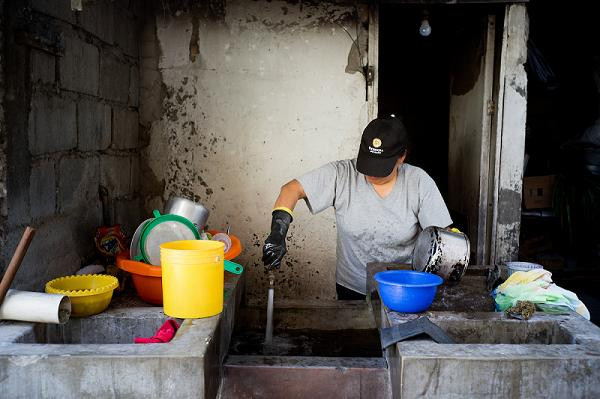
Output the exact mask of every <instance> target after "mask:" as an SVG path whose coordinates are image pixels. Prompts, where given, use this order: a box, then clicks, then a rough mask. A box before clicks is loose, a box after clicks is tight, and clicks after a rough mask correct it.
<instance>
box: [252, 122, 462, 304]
mask: <svg viewBox="0 0 600 399" xmlns="http://www.w3.org/2000/svg"><path fill="white" fill-rule="evenodd" d="M407 142H408V137H407V133H406V129H405V127H404V124H403V123H402V122H401V121H400V119H398V118H395V117H394V116H393V115H392V116H391V117H389V118H377V119H374V120H372V121H371V122H370V123H369V124H368V125H367V127H366V128H365V130H364V131H363V135H362V139H361V143H360V149H359V152H358V157H357V158H356V159H348V160H343V161H336V162H332V163H328V164H326V165H324V166H322V167H320V168H318V169H315V170H313V171H311V172H308V173H307V174H305V175H303V176H301V177H299V178H297V179H294V180H292V181H290V182H288V183H287V184H285V185H284V186H283V187H282V188H281V192H280V194H279V197H278V198H277V201H275V207H274V209H273V213H272V214H273V219H272V222H271V234H270V235H269V237H268V238H267V240H266V241H265V245H264V247H263V258H262V260H263V262H264V264H265V266H267V267H279V265H280V264H281V259H282V258H283V256H284V255H285V253H286V246H285V236H286V234H287V230H288V228H289V226H290V223H291V222H292V220H293V209H294V207H295V206H296V203H297V202H298V200H300V199H304V200H305V201H306V204H307V206H308V208H309V210H310V211H311V213H313V214H316V213H319V212H321V211H323V210H325V209H326V208H328V207H330V206H333V207H334V209H335V217H336V222H337V269H336V281H337V284H336V291H337V295H338V299H363V298H364V297H365V291H366V265H367V263H369V262H400V263H410V262H411V260H412V252H413V248H414V244H415V241H416V238H417V235H418V234H419V232H421V230H423V229H425V228H426V227H428V226H441V227H447V226H449V225H450V224H452V219H451V218H450V214H449V213H448V209H447V208H446V204H445V203H444V200H443V198H442V196H441V194H440V192H439V190H438V188H437V186H436V185H435V182H434V181H433V179H432V178H431V177H429V175H428V174H427V173H425V171H423V170H422V169H420V168H418V167H416V166H412V165H409V164H407V163H404V159H405V158H406V146H407Z"/></svg>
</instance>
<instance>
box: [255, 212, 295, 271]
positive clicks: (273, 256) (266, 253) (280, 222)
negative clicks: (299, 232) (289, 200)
mask: <svg viewBox="0 0 600 399" xmlns="http://www.w3.org/2000/svg"><path fill="white" fill-rule="evenodd" d="M292 220H293V218H292V215H290V214H289V213H287V212H286V211H282V210H280V209H276V210H274V211H273V219H272V221H271V234H269V237H267V240H266V241H265V245H264V246H263V256H262V261H263V263H264V265H265V267H267V268H269V269H270V268H277V267H279V266H280V265H281V259H283V255H285V253H286V252H287V249H286V247H285V235H286V234H287V231H288V228H289V227H290V223H292Z"/></svg>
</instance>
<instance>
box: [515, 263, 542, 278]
mask: <svg viewBox="0 0 600 399" xmlns="http://www.w3.org/2000/svg"><path fill="white" fill-rule="evenodd" d="M506 266H507V267H508V275H509V277H510V275H511V274H513V273H514V272H528V271H530V270H535V269H543V268H544V266H542V265H540V264H538V263H531V262H506Z"/></svg>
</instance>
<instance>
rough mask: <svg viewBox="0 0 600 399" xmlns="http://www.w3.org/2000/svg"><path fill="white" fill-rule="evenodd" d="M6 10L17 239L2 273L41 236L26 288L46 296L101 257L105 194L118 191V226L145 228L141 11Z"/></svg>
mask: <svg viewBox="0 0 600 399" xmlns="http://www.w3.org/2000/svg"><path fill="white" fill-rule="evenodd" d="M5 3H6V4H5V6H4V12H5V14H6V15H7V16H9V18H10V19H9V21H10V22H9V23H7V24H5V29H6V34H7V40H6V50H7V51H6V52H5V54H6V57H7V62H6V64H5V65H6V66H7V67H6V70H5V76H6V79H5V82H7V83H6V88H5V89H6V95H5V97H4V99H5V114H6V128H7V139H8V185H7V203H8V217H7V220H6V223H4V226H5V227H6V230H7V232H8V234H7V237H6V240H5V241H4V248H3V250H2V258H3V259H2V262H1V264H3V265H5V264H6V263H7V260H8V259H9V257H10V255H11V253H12V251H13V249H14V247H15V245H16V243H17V242H18V239H19V237H20V235H21V233H22V231H23V228H24V226H25V225H28V224H31V225H33V226H35V227H37V228H38V233H37V235H36V238H35V239H34V242H33V244H32V246H31V248H30V251H29V253H28V255H27V258H26V262H25V263H24V264H23V266H22V270H21V271H20V272H19V274H18V276H17V280H16V286H18V287H19V288H22V289H41V288H42V287H43V283H44V282H45V281H47V280H49V279H51V278H53V277H56V276H60V275H64V274H68V273H72V272H74V271H76V270H77V269H79V268H80V267H81V266H82V263H85V262H86V260H87V259H89V258H90V256H91V255H93V253H94V251H93V237H94V234H95V229H96V227H97V226H99V225H101V224H102V222H103V221H102V206H101V203H100V199H99V195H98V188H99V185H103V186H105V187H107V188H108V191H109V194H110V197H111V201H110V202H111V205H110V208H111V209H110V214H111V215H112V216H113V218H114V221H115V222H117V223H121V224H122V225H123V227H124V229H125V230H126V231H129V232H131V230H132V229H133V228H134V227H135V225H136V223H137V222H138V219H139V211H138V210H139V206H138V199H139V195H138V192H139V188H138V186H139V178H138V176H137V173H138V170H139V146H140V145H139V137H138V136H139V132H138V103H139V100H138V92H139V89H138V84H139V82H138V80H139V79H138V76H139V56H138V30H139V26H140V22H139V21H140V8H141V6H140V4H141V3H140V2H139V1H133V0H132V1H113V0H96V1H85V2H84V3H83V11H81V12H77V11H72V10H71V8H70V3H71V2H70V0H31V1H19V0H11V1H8V0H7V1H6V2H5ZM0 122H1V121H0ZM1 126H2V125H1V124H0V127H1ZM0 155H1V154H0ZM0 161H1V157H0ZM1 170H2V169H1V163H0V171H1ZM1 177H2V174H1V173H0V180H1ZM0 183H1V181H0ZM0 198H1V197H0Z"/></svg>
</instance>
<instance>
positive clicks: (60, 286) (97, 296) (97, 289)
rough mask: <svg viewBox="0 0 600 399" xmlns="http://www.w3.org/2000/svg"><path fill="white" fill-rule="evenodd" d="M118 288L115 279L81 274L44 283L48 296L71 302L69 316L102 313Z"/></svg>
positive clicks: (106, 276) (117, 282)
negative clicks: (55, 296) (52, 295)
mask: <svg viewBox="0 0 600 399" xmlns="http://www.w3.org/2000/svg"><path fill="white" fill-rule="evenodd" d="M118 286H119V280H117V278H116V277H113V276H109V275H106V274H82V275H73V276H66V277H59V278H55V279H54V280H50V281H48V282H47V283H46V292H47V293H48V294H61V295H66V296H68V297H69V299H70V300H71V316H73V317H85V316H91V315H94V314H97V313H100V312H103V311H104V310H105V309H106V308H107V307H108V305H109V304H110V300H111V299H112V295H113V291H114V289H115V288H117V287H118Z"/></svg>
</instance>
